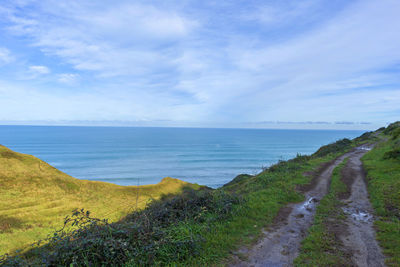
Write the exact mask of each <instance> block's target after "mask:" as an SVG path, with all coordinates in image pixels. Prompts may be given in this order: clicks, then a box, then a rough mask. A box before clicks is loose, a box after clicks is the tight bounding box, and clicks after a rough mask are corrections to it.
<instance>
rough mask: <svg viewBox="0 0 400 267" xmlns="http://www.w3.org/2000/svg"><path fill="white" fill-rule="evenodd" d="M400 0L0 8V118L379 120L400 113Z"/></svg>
mask: <svg viewBox="0 0 400 267" xmlns="http://www.w3.org/2000/svg"><path fill="white" fill-rule="evenodd" d="M399 14H400V1H399V0H372V1H368V0H361V1H349V0H304V1H298V0H293V1H289V0H284V1H282V0H279V1H278V0H276V1H265V0H261V1H251V0H243V1H240V0H237V1H213V0H210V1H185V0H179V1H151V0H146V1H123V0H116V1H108V0H104V1H83V0H80V1H59V0H41V1H30V0H10V1H8V0H3V1H2V3H1V6H0V123H3V124H5V123H20V124H24V123H32V124H35V123H38V124H88V125H139V126H140V125H146V126H197V127H289V128H290V127H294V128H296V127H304V128H343V127H344V128H374V127H376V126H384V125H385V124H386V123H387V122H391V121H394V120H399V119H400V16H399Z"/></svg>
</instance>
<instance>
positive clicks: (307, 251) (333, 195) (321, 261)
mask: <svg viewBox="0 0 400 267" xmlns="http://www.w3.org/2000/svg"><path fill="white" fill-rule="evenodd" d="M346 163H347V159H346V160H345V161H344V162H342V163H341V164H339V166H337V167H336V168H335V169H334V171H333V174H332V180H331V185H330V188H329V193H328V194H327V195H325V197H324V198H322V200H321V202H320V204H319V205H318V207H317V211H316V214H315V218H314V223H313V225H312V226H311V227H310V229H309V233H308V236H307V237H306V238H305V239H304V240H303V241H302V243H301V248H300V254H299V256H298V257H297V258H296V259H295V260H294V265H295V266H351V262H350V261H349V259H348V257H346V254H345V253H344V252H343V251H342V250H341V249H340V248H341V241H340V240H339V239H338V237H337V236H336V235H335V233H334V232H333V231H332V230H331V227H332V225H335V224H343V220H344V219H345V214H344V213H343V211H342V209H341V206H342V203H341V201H340V200H339V199H338V196H339V194H340V193H344V192H346V191H347V190H348V189H347V187H346V185H345V184H344V183H343V182H342V181H341V170H342V168H343V167H344V166H345V164H346Z"/></svg>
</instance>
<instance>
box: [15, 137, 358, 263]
mask: <svg viewBox="0 0 400 267" xmlns="http://www.w3.org/2000/svg"><path fill="white" fill-rule="evenodd" d="M350 148H351V144H349V143H348V142H339V143H336V144H333V145H330V146H326V147H324V148H321V149H320V150H319V151H318V152H317V153H316V154H314V155H313V156H312V157H310V156H298V157H296V158H295V159H293V160H290V161H286V162H280V163H278V164H276V165H274V166H272V167H271V168H269V169H268V170H266V171H264V172H262V173H260V174H258V175H256V176H245V177H241V179H240V178H239V179H235V181H233V182H232V183H230V184H229V185H227V186H225V187H222V188H220V189H218V190H214V191H212V192H209V193H206V195H205V196H204V195H203V196H201V195H200V196H199V194H193V195H192V196H190V197H185V196H184V195H183V196H177V197H175V198H173V199H172V200H168V199H167V200H163V201H159V202H154V203H153V204H152V206H150V207H149V208H148V209H146V210H144V211H143V212H142V213H138V214H136V213H133V214H131V215H130V216H128V217H127V218H128V219H127V220H125V221H123V222H121V223H118V224H116V225H111V226H105V227H104V229H103V228H101V227H100V228H96V229H97V230H96V231H91V230H90V231H87V230H85V229H83V230H82V232H79V233H78V236H82V235H83V236H85V238H84V239H81V238H80V237H78V236H77V238H73V239H74V242H72V243H71V242H62V243H61V244H60V243H54V245H52V246H50V247H49V249H50V251H47V252H46V251H44V252H40V251H35V252H32V253H31V254H30V255H33V258H32V256H29V255H27V256H28V261H32V260H33V261H36V260H39V261H40V259H38V258H37V257H42V258H43V259H45V260H46V261H49V260H50V261H52V262H53V263H54V264H56V265H57V264H61V265H69V264H70V263H72V262H74V261H77V262H79V263H80V264H83V265H85V262H87V261H88V262H91V264H100V265H101V264H106V265H107V264H111V265H113V264H114V265H115V264H118V265H124V264H126V266H137V265H141V266H143V265H154V264H156V265H180V266H182V265H191V266H193V265H197V266H198V265H210V264H215V263H220V262H221V261H223V260H224V259H226V258H227V257H229V256H230V255H232V254H231V253H233V252H234V251H236V250H237V249H238V247H239V246H241V245H243V244H250V243H251V242H254V240H255V239H257V238H258V237H259V236H260V234H261V229H262V228H263V227H266V226H268V225H270V224H271V223H272V222H273V220H274V218H275V216H276V215H277V214H278V212H279V210H280V209H281V208H282V207H284V206H285V205H286V204H287V203H289V202H298V201H302V200H303V199H304V196H303V195H302V194H301V193H300V192H299V191H298V190H296V188H297V187H298V186H299V185H305V184H308V183H309V182H310V181H311V178H312V177H310V176H305V175H303V174H304V173H305V172H310V171H312V170H317V169H318V167H319V166H320V164H322V163H324V162H327V161H330V160H332V159H334V158H336V157H337V156H338V155H340V154H342V153H344V152H345V151H347V150H349V149H350ZM200 193H201V192H200ZM230 195H233V198H232V196H230ZM236 198H239V199H240V201H239V202H238V201H235V199H236ZM207 203H208V204H207ZM215 207H218V208H215ZM101 229H103V230H101ZM106 232H109V233H110V235H104V234H103V233H106ZM85 240H96V241H93V242H94V243H90V245H87V244H86V241H85ZM110 242H111V243H112V244H114V245H109V244H110ZM83 244H85V246H86V249H85V250H82V249H80V248H81V247H82V246H83ZM93 244H97V245H93ZM99 244H100V245H99ZM121 244H123V245H122V246H127V247H126V248H125V249H123V250H120V249H121ZM54 250H55V251H58V252H57V253H58V254H57V255H58V256H57V257H56V258H54V257H52V256H51V255H52V253H54ZM115 250H119V251H120V253H121V254H119V257H118V258H116V257H115V256H110V257H109V256H105V255H115V254H113V253H114V252H115ZM62 251H64V252H62ZM71 251H74V253H72V254H71ZM75 251H76V252H75ZM38 255H41V256H38ZM130 255H137V256H130ZM144 255H146V256H144ZM239 256H240V255H239ZM24 257H25V256H24V255H22V258H21V259H20V260H22V261H24ZM88 257H92V259H90V260H88Z"/></svg>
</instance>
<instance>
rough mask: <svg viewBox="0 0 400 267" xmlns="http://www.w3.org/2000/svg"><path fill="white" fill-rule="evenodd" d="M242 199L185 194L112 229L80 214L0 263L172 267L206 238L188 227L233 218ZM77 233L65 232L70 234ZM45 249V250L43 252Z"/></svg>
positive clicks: (205, 192) (220, 193) (152, 205)
mask: <svg viewBox="0 0 400 267" xmlns="http://www.w3.org/2000/svg"><path fill="white" fill-rule="evenodd" d="M239 201H240V200H239V198H237V197H235V196H232V195H231V194H227V193H224V192H223V191H212V190H209V189H204V190H200V191H196V190H193V189H186V190H185V192H184V193H183V194H181V195H177V196H176V195H175V196H172V195H170V196H165V197H164V198H163V199H161V200H158V201H153V202H152V203H150V205H149V206H148V207H147V208H146V209H145V210H142V211H139V212H134V213H132V214H130V215H129V216H127V217H126V218H124V219H123V220H122V221H120V222H118V223H113V224H110V223H108V221H107V220H101V219H97V218H93V217H91V216H90V212H88V211H84V210H83V209H82V210H76V211H74V213H73V214H72V216H71V217H67V218H66V219H65V223H64V227H63V228H62V229H61V230H59V231H56V232H55V233H54V234H53V235H52V236H50V237H49V238H48V239H46V240H43V241H39V242H38V243H37V244H36V246H37V247H35V248H33V249H32V250H30V251H28V252H27V253H24V254H22V255H19V256H14V257H10V256H7V255H4V256H3V257H0V265H3V266H25V265H26V266H28V265H30V266H43V265H44V266H70V265H71V266H121V265H124V264H127V263H129V265H133V266H137V265H139V266H148V265H160V264H161V265H168V264H170V263H173V262H177V261H182V260H184V259H186V258H187V257H190V256H193V255H196V254H198V253H199V251H200V250H201V247H202V244H203V241H204V240H203V238H202V237H201V236H200V235H199V234H196V233H193V232H192V231H191V229H190V227H194V226H195V224H196V223H202V224H203V225H211V224H212V223H213V222H214V221H221V220H224V219H226V218H227V217H229V216H231V214H232V209H233V206H234V205H235V204H238V203H239ZM71 227H73V228H72V229H73V230H67V229H71ZM42 243H45V245H44V246H42V247H40V245H41V244H42Z"/></svg>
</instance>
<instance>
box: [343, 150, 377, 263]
mask: <svg viewBox="0 0 400 267" xmlns="http://www.w3.org/2000/svg"><path fill="white" fill-rule="evenodd" d="M363 154H364V153H363V152H362V151H360V152H359V153H358V154H356V156H355V157H350V159H349V161H348V163H347V164H346V166H345V168H344V169H343V180H344V181H351V183H349V185H350V186H351V192H350V194H349V195H348V197H347V199H346V200H344V201H343V202H344V203H345V206H344V207H343V211H344V212H345V214H346V215H347V219H346V225H345V226H346V228H347V229H346V230H347V231H345V232H344V234H342V235H340V239H341V240H342V242H343V244H344V247H345V249H346V250H347V251H349V252H351V254H352V257H351V258H352V261H353V262H354V264H355V265H356V266H374V267H375V266H376V267H378V266H385V264H384V261H385V258H384V256H383V254H382V250H381V248H380V247H379V245H378V242H377V241H376V238H375V230H374V228H373V225H374V215H373V209H372V206H371V204H370V202H369V199H368V191H367V187H366V184H365V172H364V170H363V167H362V162H361V160H360V158H361V156H362V155H363ZM346 184H347V183H346Z"/></svg>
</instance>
